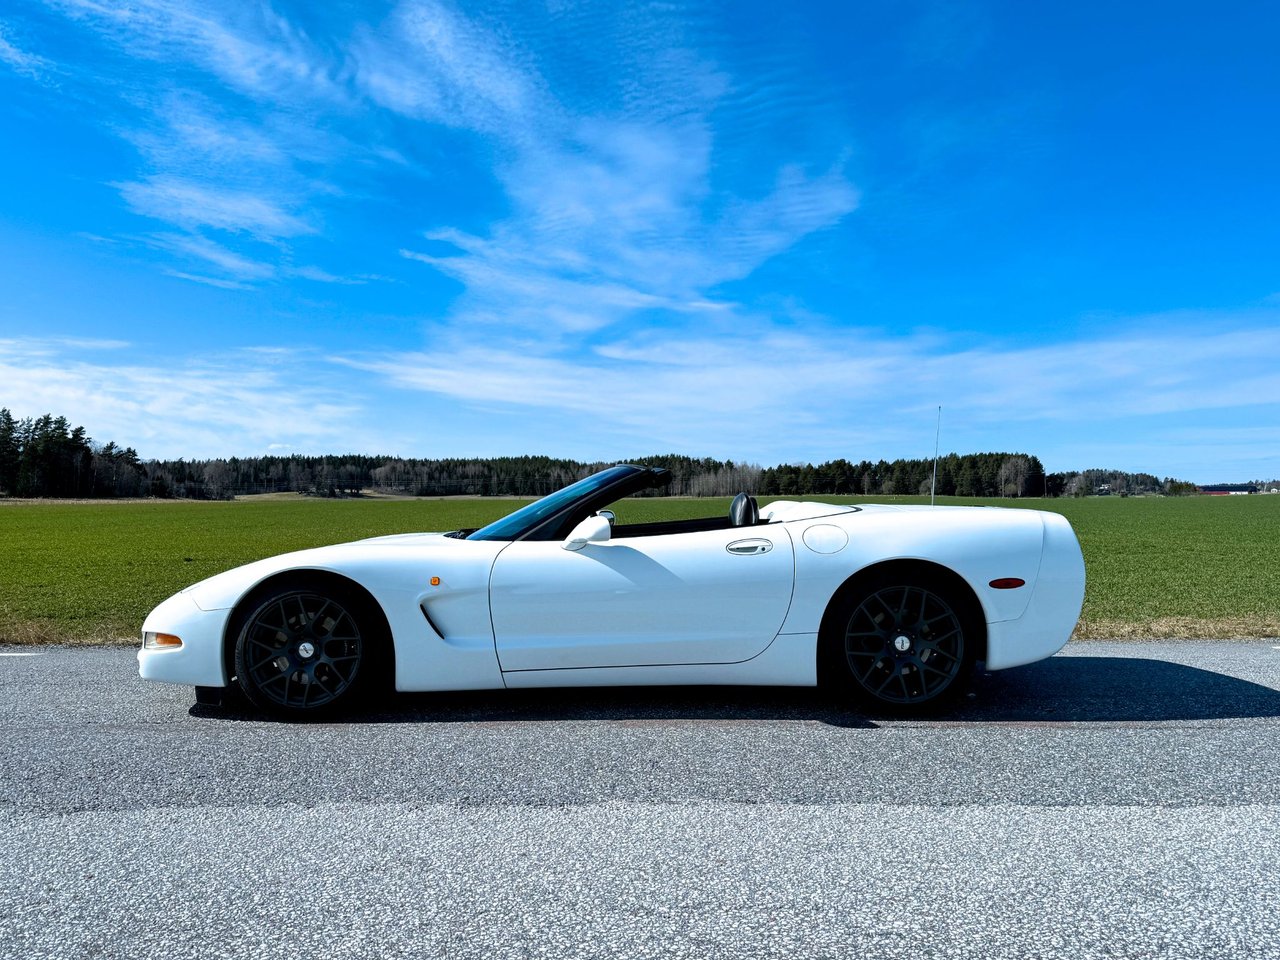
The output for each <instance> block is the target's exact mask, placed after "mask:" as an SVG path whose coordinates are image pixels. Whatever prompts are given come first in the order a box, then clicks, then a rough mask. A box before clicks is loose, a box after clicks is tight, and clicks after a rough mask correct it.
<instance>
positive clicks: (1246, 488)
mask: <svg viewBox="0 0 1280 960" xmlns="http://www.w3.org/2000/svg"><path fill="white" fill-rule="evenodd" d="M1199 489H1200V492H1201V493H1203V494H1206V495H1208V496H1210V497H1230V496H1240V495H1242V494H1248V493H1257V492H1258V487H1257V485H1256V484H1252V483H1210V484H1208V485H1206V486H1203V487H1200V488H1199Z"/></svg>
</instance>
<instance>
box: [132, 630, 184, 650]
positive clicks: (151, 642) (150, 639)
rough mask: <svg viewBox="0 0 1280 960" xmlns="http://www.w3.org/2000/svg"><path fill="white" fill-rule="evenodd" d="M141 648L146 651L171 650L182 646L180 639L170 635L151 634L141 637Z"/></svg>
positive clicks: (147, 633)
mask: <svg viewBox="0 0 1280 960" xmlns="http://www.w3.org/2000/svg"><path fill="white" fill-rule="evenodd" d="M142 646H143V647H145V648H146V649H148V650H173V649H174V648H176V647H180V646H182V638H181V637H177V636H174V635H173V634H172V633H151V632H150V631H148V632H146V633H144V634H143V635H142Z"/></svg>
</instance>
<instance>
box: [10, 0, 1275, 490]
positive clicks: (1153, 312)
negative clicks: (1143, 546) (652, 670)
mask: <svg viewBox="0 0 1280 960" xmlns="http://www.w3.org/2000/svg"><path fill="white" fill-rule="evenodd" d="M1278 47H1280V12H1276V11H1275V8H1274V6H1272V5H1269V4H1263V3H1258V4H1247V3H1242V4H1233V5H1229V7H1228V8H1219V7H1211V6H1210V5H1206V4H1202V3H1161V4H1145V3H1140V4H1127V5H1126V4H1112V3H1108V4H1101V3H1096V4H1095V3H1077V4H1071V5H1043V4H1026V3H1007V4H1005V3H981V2H973V3H959V4H947V3H912V2H892V3H891V2H876V3H870V2H868V3H859V2H849V3H838V4H803V3H802V4H794V5H786V4H782V5H780V4H773V3H770V4H764V3H759V4H755V3H733V4H723V3H722V4H715V5H697V4H689V5H683V4H679V3H672V4H647V3H646V4H628V3H620V4H585V5H583V4H575V3H567V2H559V0H552V2H546V3H538V2H510V3H494V4H482V3H475V2H469V3H466V4H459V5H452V4H448V3H443V2H426V0H405V2H399V3H379V4H373V3H365V4H362V3H355V2H344V3H330V4H303V3H293V4H285V3H275V4H265V3H263V4H258V3H246V4H243V5H237V4H234V3H231V2H222V3H208V4H202V3H196V2H192V0H174V2H158V0H134V2H131V3H129V4H127V5H126V4H114V3H108V2H105V0H101V2H100V0H54V2H49V3H45V4H40V3H24V2H19V3H18V4H17V5H16V6H14V5H6V6H5V7H4V8H3V12H2V13H0V124H3V127H2V129H3V130H4V143H5V149H4V150H3V151H0V183H2V184H3V193H2V194H0V196H3V202H2V203H0V406H8V407H9V408H10V409H11V410H13V411H14V413H15V414H16V415H18V416H24V415H32V414H39V413H43V412H46V411H52V412H55V413H62V414H65V415H67V416H68V417H69V418H70V419H71V420H72V421H73V422H76V423H83V424H84V425H85V426H86V427H87V428H88V429H89V432H90V433H91V434H92V435H93V436H94V437H96V438H98V439H100V440H103V441H105V440H108V439H111V440H115V441H117V442H120V443H124V444H130V445H133V446H135V447H136V448H137V449H138V450H139V452H140V453H141V454H142V455H143V456H154V457H178V456H186V457H210V456H227V455H242V456H243V455H253V454H261V453H268V452H277V453H290V452H298V453H325V452H348V451H359V452H366V453H388V454H398V455H402V456H424V457H432V456H471V455H477V456H486V455H499V454H521V453H546V454H552V455H563V456H570V457H578V458H583V459H590V460H597V459H600V460H608V459H617V458H626V457H634V456H640V455H644V454H650V453H666V452H679V453H688V454H692V455H699V456H715V457H720V458H731V459H735V460H748V461H755V462H759V463H762V464H765V465H770V464H775V463H780V462H790V461H812V462H819V461H822V460H827V459H831V458H835V457H847V458H849V459H855V460H856V459H861V458H863V457H870V458H872V459H878V458H880V457H885V458H890V459H892V458H894V457H900V456H906V457H921V456H928V455H930V454H931V452H932V447H933V435H934V417H935V414H936V410H937V406H938V405H939V404H941V405H942V406H943V420H942V424H943V431H942V446H943V448H944V449H945V450H956V451H959V452H973V451H982V450H1024V451H1027V452H1030V453H1035V454H1037V455H1039V456H1040V457H1041V459H1042V460H1043V461H1044V462H1045V465H1046V467H1047V468H1048V469H1050V470H1066V469H1083V468H1087V467H1100V466H1106V467H1115V468H1119V469H1128V470H1146V471H1150V472H1153V473H1156V474H1159V475H1162V476H1166V475H1172V476H1177V477H1182V478H1185V479H1191V480H1194V481H1198V482H1214V481H1227V480H1244V479H1253V478H1271V477H1274V476H1276V475H1280V323H1278V322H1277V321H1278V320H1280V215H1278V214H1280V176H1277V157H1278V156H1280V70H1278V68H1277V63H1278V62H1280V61H1278V60H1277V58H1276V54H1275V51H1276V49H1277V48H1278Z"/></svg>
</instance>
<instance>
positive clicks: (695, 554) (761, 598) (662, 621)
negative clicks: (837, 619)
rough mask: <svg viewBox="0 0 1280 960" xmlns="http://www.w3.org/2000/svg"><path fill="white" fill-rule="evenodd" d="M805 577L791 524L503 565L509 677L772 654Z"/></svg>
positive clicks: (500, 641)
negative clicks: (798, 580)
mask: <svg viewBox="0 0 1280 960" xmlns="http://www.w3.org/2000/svg"><path fill="white" fill-rule="evenodd" d="M794 579H795V557H794V553H793V548H792V545H791V538H790V537H789V536H788V535H787V532H786V529H785V528H784V527H783V526H782V525H781V524H777V525H762V526H754V527H734V528H728V529H722V530H709V531H698V532H691V533H674V534H664V535H660V536H646V537H619V538H616V539H610V540H607V541H604V542H601V543H588V544H587V545H586V546H585V547H583V548H582V549H580V550H576V551H572V550H565V549H563V547H562V546H561V543H560V542H559V541H534V542H529V541H517V542H515V543H512V544H511V545H510V546H508V547H507V548H506V549H504V550H503V551H502V553H500V554H499V555H498V558H497V560H496V561H495V562H494V566H493V572H492V575H491V578H490V590H489V599H490V608H491V612H492V616H493V632H494V639H495V642H496V644H497V652H498V660H499V663H500V665H501V667H502V669H503V670H506V671H511V670H560V669H566V668H574V667H618V666H641V665H660V664H688V663H735V662H738V661H741V660H748V659H750V658H751V657H754V656H755V655H756V654H758V653H759V652H760V651H762V650H763V649H765V647H767V646H768V645H769V644H770V642H772V640H773V638H774V637H775V636H776V635H777V633H778V630H779V628H780V627H781V626H782V622H783V620H784V619H786V615H787V609H788V607H789V606H790V603H791V592H792V588H793V586H794Z"/></svg>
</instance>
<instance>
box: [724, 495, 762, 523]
mask: <svg viewBox="0 0 1280 960" xmlns="http://www.w3.org/2000/svg"><path fill="white" fill-rule="evenodd" d="M759 522H760V506H759V504H757V503H756V498H755V497H751V496H748V495H747V494H745V493H740V494H738V495H737V496H736V497H734V498H733V503H732V504H730V505H729V523H730V524H731V525H732V526H735V527H753V526H755V525H756V524H757V523H759Z"/></svg>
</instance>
